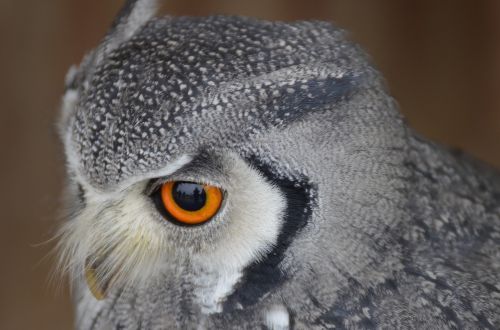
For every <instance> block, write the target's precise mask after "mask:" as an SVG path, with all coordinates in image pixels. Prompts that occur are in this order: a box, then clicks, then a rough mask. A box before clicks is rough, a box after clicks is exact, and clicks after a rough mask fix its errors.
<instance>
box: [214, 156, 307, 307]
mask: <svg viewBox="0 0 500 330" xmlns="http://www.w3.org/2000/svg"><path fill="white" fill-rule="evenodd" d="M249 162H250V163H251V164H252V165H254V166H255V167H256V168H257V169H259V170H260V172H261V173H262V174H264V175H265V176H266V177H267V179H268V180H269V181H271V182H273V183H275V184H276V185H277V186H278V187H279V188H280V189H281V191H282V193H283V194H284V195H285V197H286V202H287V207H286V214H285V217H284V221H283V226H282V228H281V232H280V234H279V235H278V240H277V243H276V245H275V247H274V248H273V250H272V251H271V252H270V253H269V254H268V255H267V256H266V258H264V259H263V260H261V261H258V262H254V263H252V264H250V265H249V266H247V267H246V268H245V269H244V271H243V274H244V275H243V276H242V278H241V280H240V282H238V284H236V287H235V290H234V291H233V293H232V294H231V295H230V296H229V297H228V298H227V299H226V301H225V303H224V306H223V308H224V312H228V311H232V310H234V309H236V308H237V306H242V307H247V306H252V305H254V304H255V303H257V302H259V301H260V299H262V298H263V297H264V296H265V295H266V294H267V293H269V292H271V291H273V290H276V289H277V288H278V287H280V285H282V284H283V283H284V282H285V281H286V279H287V278H288V276H289V275H288V274H285V273H284V272H283V271H282V270H281V269H280V267H279V265H280V263H281V262H282V261H283V259H284V257H285V252H286V250H287V249H288V247H289V246H290V244H291V243H292V241H293V240H294V238H295V237H296V236H297V234H298V233H299V232H300V231H301V229H303V228H304V227H305V226H306V225H307V223H308V219H309V218H310V216H311V212H312V203H314V200H311V197H310V196H311V195H312V194H311V193H312V192H313V191H312V189H313V188H312V186H311V184H310V183H309V182H308V180H307V178H302V179H301V180H300V181H292V180H290V179H288V178H281V177H278V176H277V175H275V174H274V173H273V172H272V168H271V167H270V166H268V165H266V164H263V163H262V162H260V161H259V160H258V159H255V158H251V159H249Z"/></svg>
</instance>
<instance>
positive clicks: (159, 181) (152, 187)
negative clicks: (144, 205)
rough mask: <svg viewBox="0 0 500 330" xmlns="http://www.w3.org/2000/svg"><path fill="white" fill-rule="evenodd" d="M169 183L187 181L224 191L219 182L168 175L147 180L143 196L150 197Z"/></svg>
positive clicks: (180, 175)
mask: <svg viewBox="0 0 500 330" xmlns="http://www.w3.org/2000/svg"><path fill="white" fill-rule="evenodd" d="M169 181H188V182H196V183H198V184H201V185H208V186H214V187H217V188H219V189H220V190H222V191H225V189H224V187H223V185H221V184H220V183H219V182H215V181H212V180H206V179H205V178H194V177H192V176H189V175H182V174H178V175H175V174H173V175H169V176H165V177H160V178H154V179H151V180H149V182H148V184H147V186H146V189H145V190H144V194H145V195H146V196H152V195H153V194H154V193H155V192H156V191H158V189H160V188H161V186H162V185H163V184H164V183H166V182H169Z"/></svg>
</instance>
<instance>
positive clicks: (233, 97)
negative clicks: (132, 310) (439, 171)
mask: <svg viewBox="0 0 500 330" xmlns="http://www.w3.org/2000/svg"><path fill="white" fill-rule="evenodd" d="M153 7H154V3H153V1H147V0H144V1H128V2H127V4H126V5H125V7H124V9H123V10H122V11H121V12H120V14H119V16H118V17H117V19H116V20H115V22H114V23H113V26H112V28H111V30H110V32H109V33H108V34H107V36H106V37H105V39H104V41H103V42H102V44H101V45H100V46H99V47H97V48H96V49H95V50H94V51H93V52H91V53H90V54H89V55H88V56H87V57H85V59H84V61H83V62H82V64H81V65H80V66H79V67H78V68H76V69H73V70H71V71H70V73H69V74H68V78H67V91H66V94H65V97H64V102H63V114H62V117H61V125H60V131H61V136H62V138H63V141H64V146H65V152H66V156H67V168H68V176H69V185H70V187H69V189H68V194H69V196H70V200H71V203H69V207H70V210H71V218H70V219H69V220H68V221H67V222H66V223H65V224H64V225H63V227H62V229H61V243H60V249H61V256H62V257H61V260H62V265H63V267H64V269H65V270H66V271H68V272H69V273H70V275H71V277H72V279H73V281H74V283H76V284H77V286H78V287H79V288H80V289H79V290H80V291H79V292H80V293H79V294H80V298H81V300H82V301H88V300H92V299H94V298H93V297H92V296H91V294H90V293H91V292H92V293H93V294H94V296H95V297H96V298H98V299H103V302H101V303H102V304H103V305H99V306H110V305H111V303H109V304H108V303H107V302H106V301H107V300H108V299H109V297H110V295H115V296H117V295H118V292H119V293H121V294H122V296H127V297H136V298H135V299H139V298H137V297H141V298H140V299H143V300H144V301H147V302H148V304H151V305H153V306H155V305H154V303H152V301H155V299H156V298H154V297H156V296H158V295H159V296H158V297H160V296H161V297H162V298H161V304H162V306H167V307H168V306H176V305H177V304H178V302H179V300H182V301H184V302H185V304H187V305H189V306H190V308H191V309H195V310H197V309H199V310H200V311H201V312H202V313H206V314H211V313H217V312H221V311H231V310H237V309H242V308H243V309H244V308H246V307H249V308H250V307H251V306H254V305H255V304H257V303H260V302H262V301H264V300H266V299H267V300H270V301H271V300H273V301H276V300H280V299H281V300H283V299H285V298H284V297H286V293H283V292H281V293H280V294H277V292H280V290H281V289H283V288H285V287H286V286H293V285H295V286H297V287H301V286H313V285H314V283H312V282H309V283H308V279H309V278H311V276H316V278H318V277H322V276H323V273H324V274H329V277H328V278H329V280H328V283H330V284H329V285H335V284H334V283H335V280H334V279H338V281H341V279H342V278H344V277H345V276H346V275H345V274H346V273H355V272H357V271H359V272H361V271H362V269H363V267H364V266H365V265H366V264H368V263H371V262H373V260H374V259H376V258H377V255H378V253H379V252H378V251H376V249H374V246H376V244H375V242H376V241H377V240H378V239H384V235H385V233H387V231H388V230H389V229H390V228H391V227H393V226H394V224H395V223H396V220H395V219H396V218H397V217H398V214H397V213H398V212H399V211H397V210H398V209H399V208H398V205H399V203H400V198H399V196H400V194H401V191H400V190H398V187H397V184H395V182H397V179H398V178H397V175H395V173H394V170H393V169H394V168H395V166H396V165H397V164H398V163H399V162H401V161H402V156H401V153H402V147H401V146H402V144H403V141H404V137H405V129H404V128H403V125H402V123H401V118H400V117H399V115H398V113H397V111H396V110H395V105H394V102H393V100H392V99H391V98H390V97H388V96H387V94H386V92H385V90H384V87H383V82H382V80H381V78H380V77H379V74H378V73H377V71H375V70H374V69H373V68H372V67H371V66H370V65H369V63H368V61H367V59H366V56H365V55H364V54H363V53H362V51H360V49H359V48H358V47H357V46H355V45H353V44H352V43H350V42H349V41H346V39H345V33H344V32H343V31H342V30H339V29H337V28H335V27H333V26H332V25H331V24H328V23H322V22H294V23H283V22H265V21H259V20H254V19H248V18H241V17H222V16H215V17H207V18H192V17H179V18H174V17H163V18H152V15H153V13H154V10H153ZM400 175H401V176H403V175H404V173H400ZM381 191H383V194H385V195H386V197H387V198H382V199H381V198H380V196H377V194H379V193H380V192H381ZM354 252H355V253H354ZM315 273H316V275H314V274H315ZM325 276H326V275H325ZM297 283H303V285H298V284H297ZM85 284H86V285H85ZM323 285H326V284H325V283H323ZM89 289H90V290H89ZM124 292H128V295H127V294H125V293H124ZM296 294H297V295H299V293H296ZM145 297H146V298H145ZM123 299H125V298H123ZM127 299H128V298H127ZM130 299H132V298H130ZM158 299H159V298H158ZM285 300H286V299H285ZM292 300H293V299H292V298H290V301H292ZM124 301H126V299H125V300H124ZM136 303H137V302H136ZM137 304H139V303H137ZM158 304H159V303H158ZM81 308H83V307H81ZM85 308H87V309H88V310H93V309H92V308H94V307H92V308H91V307H88V306H87V307H85ZM103 308H104V307H103ZM155 308H156V307H155ZM153 309H154V308H153ZM167 309H168V308H167ZM89 313H90V312H89ZM137 313H139V312H137Z"/></svg>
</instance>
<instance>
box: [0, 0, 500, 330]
mask: <svg viewBox="0 0 500 330" xmlns="http://www.w3.org/2000/svg"><path fill="white" fill-rule="evenodd" d="M165 2H168V4H167V5H166V6H165V8H164V10H165V11H166V12H168V13H171V14H175V15H207V14H212V13H226V14H235V15H249V16H256V17H260V18H265V19H279V20H296V19H313V18H315V19H322V20H328V21H335V22H336V23H337V24H338V25H340V26H342V27H344V28H346V29H348V30H350V31H351V32H352V38H353V39H354V40H356V41H358V42H360V43H361V44H362V45H363V46H364V48H365V49H367V50H368V52H369V53H370V54H371V55H372V57H373V60H374V62H375V63H376V65H377V66H378V67H379V68H380V69H381V71H382V72H383V73H384V74H385V76H386V78H387V81H388V84H389V86H390V89H391V91H392V93H393V95H394V96H395V97H396V98H397V99H398V101H399V103H400V106H401V111H402V112H403V113H404V114H405V115H406V117H407V118H408V121H409V122H410V123H411V124H412V125H413V127H415V128H416V129H417V131H419V132H421V133H422V134H424V135H426V136H429V137H432V138H434V139H436V140H438V141H440V142H443V143H446V144H450V145H453V146H457V147H461V148H463V149H465V150H467V151H469V152H471V153H472V154H474V155H476V156H477V157H479V158H481V159H483V160H485V161H488V162H490V163H492V164H494V165H496V166H498V167H500V146H499V142H500V89H499V87H500V1H496V0H491V1H479V0H476V1H472V0H471V1H459V0H449V1H447V0H442V1H435V0H426V1H423V0H421V1H400V0H392V1H389V0H386V1H366V0H364V1H363V0H342V1H340V0H339V1H335V0H316V1H311V0H295V1H291V0H252V1H234V0H211V1H192V0H189V1H188V0H170V1H165ZM120 3H121V1H119V0H112V1H111V0H107V1H103V0H85V1H84V0H43V1H36V0H26V1H15V0H0V45H1V46H0V47H1V50H0V96H1V97H0V155H1V156H0V157H1V158H0V187H1V188H0V206H1V216H0V217H1V219H0V235H1V236H0V260H1V268H0V329H69V328H71V324H72V315H71V313H72V308H71V304H70V299H69V294H68V290H67V289H65V288H64V287H65V286H64V284H63V283H58V282H59V281H56V283H55V285H50V284H49V276H48V274H49V271H50V269H51V267H52V258H51V257H50V256H49V257H48V258H45V259H43V258H44V256H46V255H47V254H48V253H49V251H50V249H51V248H52V247H53V243H50V242H49V243H47V244H41V243H42V242H44V241H46V240H48V239H49V238H50V237H51V235H52V234H53V232H54V228H55V226H56V223H57V217H56V210H57V205H58V202H59V194H60V189H61V183H62V177H63V158H62V156H61V148H60V145H59V142H58V141H57V137H56V134H55V127H54V121H55V117H56V115H57V107H58V102H59V98H60V95H61V92H62V86H63V77H64V74H65V71H66V69H67V68H68V67H69V65H71V64H73V63H77V62H79V60H80V59H81V56H82V55H83V54H84V52H85V51H86V50H88V49H90V48H92V47H93V46H95V45H96V44H97V43H98V41H99V40H100V38H101V37H102V36H103V34H104V33H105V31H106V29H107V26H108V24H109V23H110V21H111V20H112V18H113V15H114V13H115V12H116V11H117V10H118V7H119V6H120ZM42 259H43V260H42ZM57 287H62V289H61V290H59V291H56V290H55V289H56V288H57Z"/></svg>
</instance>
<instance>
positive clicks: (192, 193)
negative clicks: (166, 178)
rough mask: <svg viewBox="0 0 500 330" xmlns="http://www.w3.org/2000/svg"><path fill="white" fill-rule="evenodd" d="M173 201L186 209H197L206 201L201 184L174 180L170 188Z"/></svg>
mask: <svg viewBox="0 0 500 330" xmlns="http://www.w3.org/2000/svg"><path fill="white" fill-rule="evenodd" d="M172 197H173V198H174V201H175V202H176V203H177V205H179V206H180V207H181V208H183V209H184V210H186V211H198V210H199V209H201V208H202V207H203V206H205V203H206V201H207V195H206V194H205V189H203V186H202V185H199V184H197V183H192V182H176V183H174V187H173V189H172Z"/></svg>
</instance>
